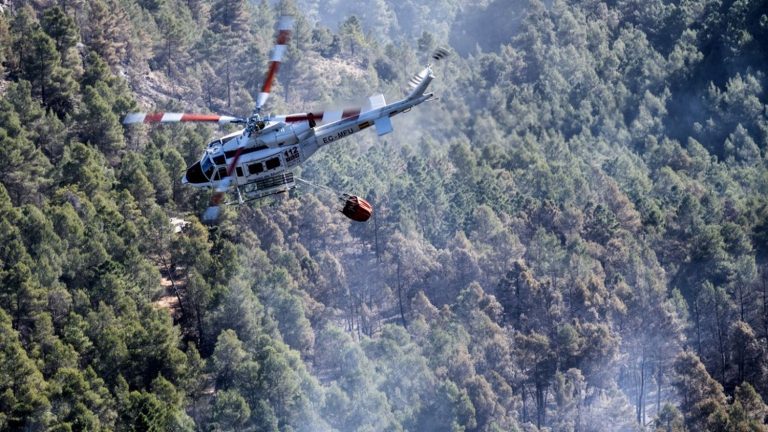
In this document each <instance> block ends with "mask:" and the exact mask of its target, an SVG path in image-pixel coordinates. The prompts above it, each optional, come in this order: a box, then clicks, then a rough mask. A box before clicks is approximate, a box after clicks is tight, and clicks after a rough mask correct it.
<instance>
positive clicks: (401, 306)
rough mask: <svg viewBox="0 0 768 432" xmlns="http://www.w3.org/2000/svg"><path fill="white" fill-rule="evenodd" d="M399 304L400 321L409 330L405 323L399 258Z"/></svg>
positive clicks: (398, 259) (398, 261) (398, 260)
mask: <svg viewBox="0 0 768 432" xmlns="http://www.w3.org/2000/svg"><path fill="white" fill-rule="evenodd" d="M397 302H398V303H399V305H400V319H401V320H402V321H403V327H405V328H408V323H407V322H406V321H405V309H404V308H403V284H402V281H401V279H400V257H399V256H398V258H397Z"/></svg>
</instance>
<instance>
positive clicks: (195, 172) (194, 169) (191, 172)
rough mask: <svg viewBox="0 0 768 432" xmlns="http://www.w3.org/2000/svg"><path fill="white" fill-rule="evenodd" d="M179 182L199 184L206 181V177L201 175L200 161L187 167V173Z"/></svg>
mask: <svg viewBox="0 0 768 432" xmlns="http://www.w3.org/2000/svg"><path fill="white" fill-rule="evenodd" d="M181 182H182V183H184V184H199V183H207V182H208V179H206V178H205V176H204V175H203V169H202V168H201V167H200V162H195V163H194V164H192V165H191V166H190V167H189V168H187V173H186V174H185V175H184V178H182V179H181Z"/></svg>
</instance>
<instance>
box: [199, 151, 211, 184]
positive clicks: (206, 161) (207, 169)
mask: <svg viewBox="0 0 768 432" xmlns="http://www.w3.org/2000/svg"><path fill="white" fill-rule="evenodd" d="M200 167H201V168H202V169H203V174H204V175H205V177H206V178H208V180H210V179H211V176H212V175H213V168H214V167H213V162H212V161H211V157H210V156H208V155H207V154H206V155H205V157H203V160H202V162H200Z"/></svg>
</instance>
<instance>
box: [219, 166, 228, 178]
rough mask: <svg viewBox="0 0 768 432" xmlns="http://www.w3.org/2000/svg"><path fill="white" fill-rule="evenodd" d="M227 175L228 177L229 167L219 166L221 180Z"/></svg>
mask: <svg viewBox="0 0 768 432" xmlns="http://www.w3.org/2000/svg"><path fill="white" fill-rule="evenodd" d="M226 177H227V167H221V168H219V180H222V179H224V178H226Z"/></svg>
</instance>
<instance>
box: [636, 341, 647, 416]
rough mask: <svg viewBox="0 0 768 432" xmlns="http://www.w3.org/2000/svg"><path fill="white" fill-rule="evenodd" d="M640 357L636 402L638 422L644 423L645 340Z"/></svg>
mask: <svg viewBox="0 0 768 432" xmlns="http://www.w3.org/2000/svg"><path fill="white" fill-rule="evenodd" d="M640 358H641V360H640V384H639V385H638V392H637V401H636V402H635V404H636V405H635V415H636V417H637V423H639V424H644V423H645V419H644V418H643V417H644V416H645V409H644V406H645V402H644V401H643V398H644V397H645V342H643V351H642V354H641V357H640Z"/></svg>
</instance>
